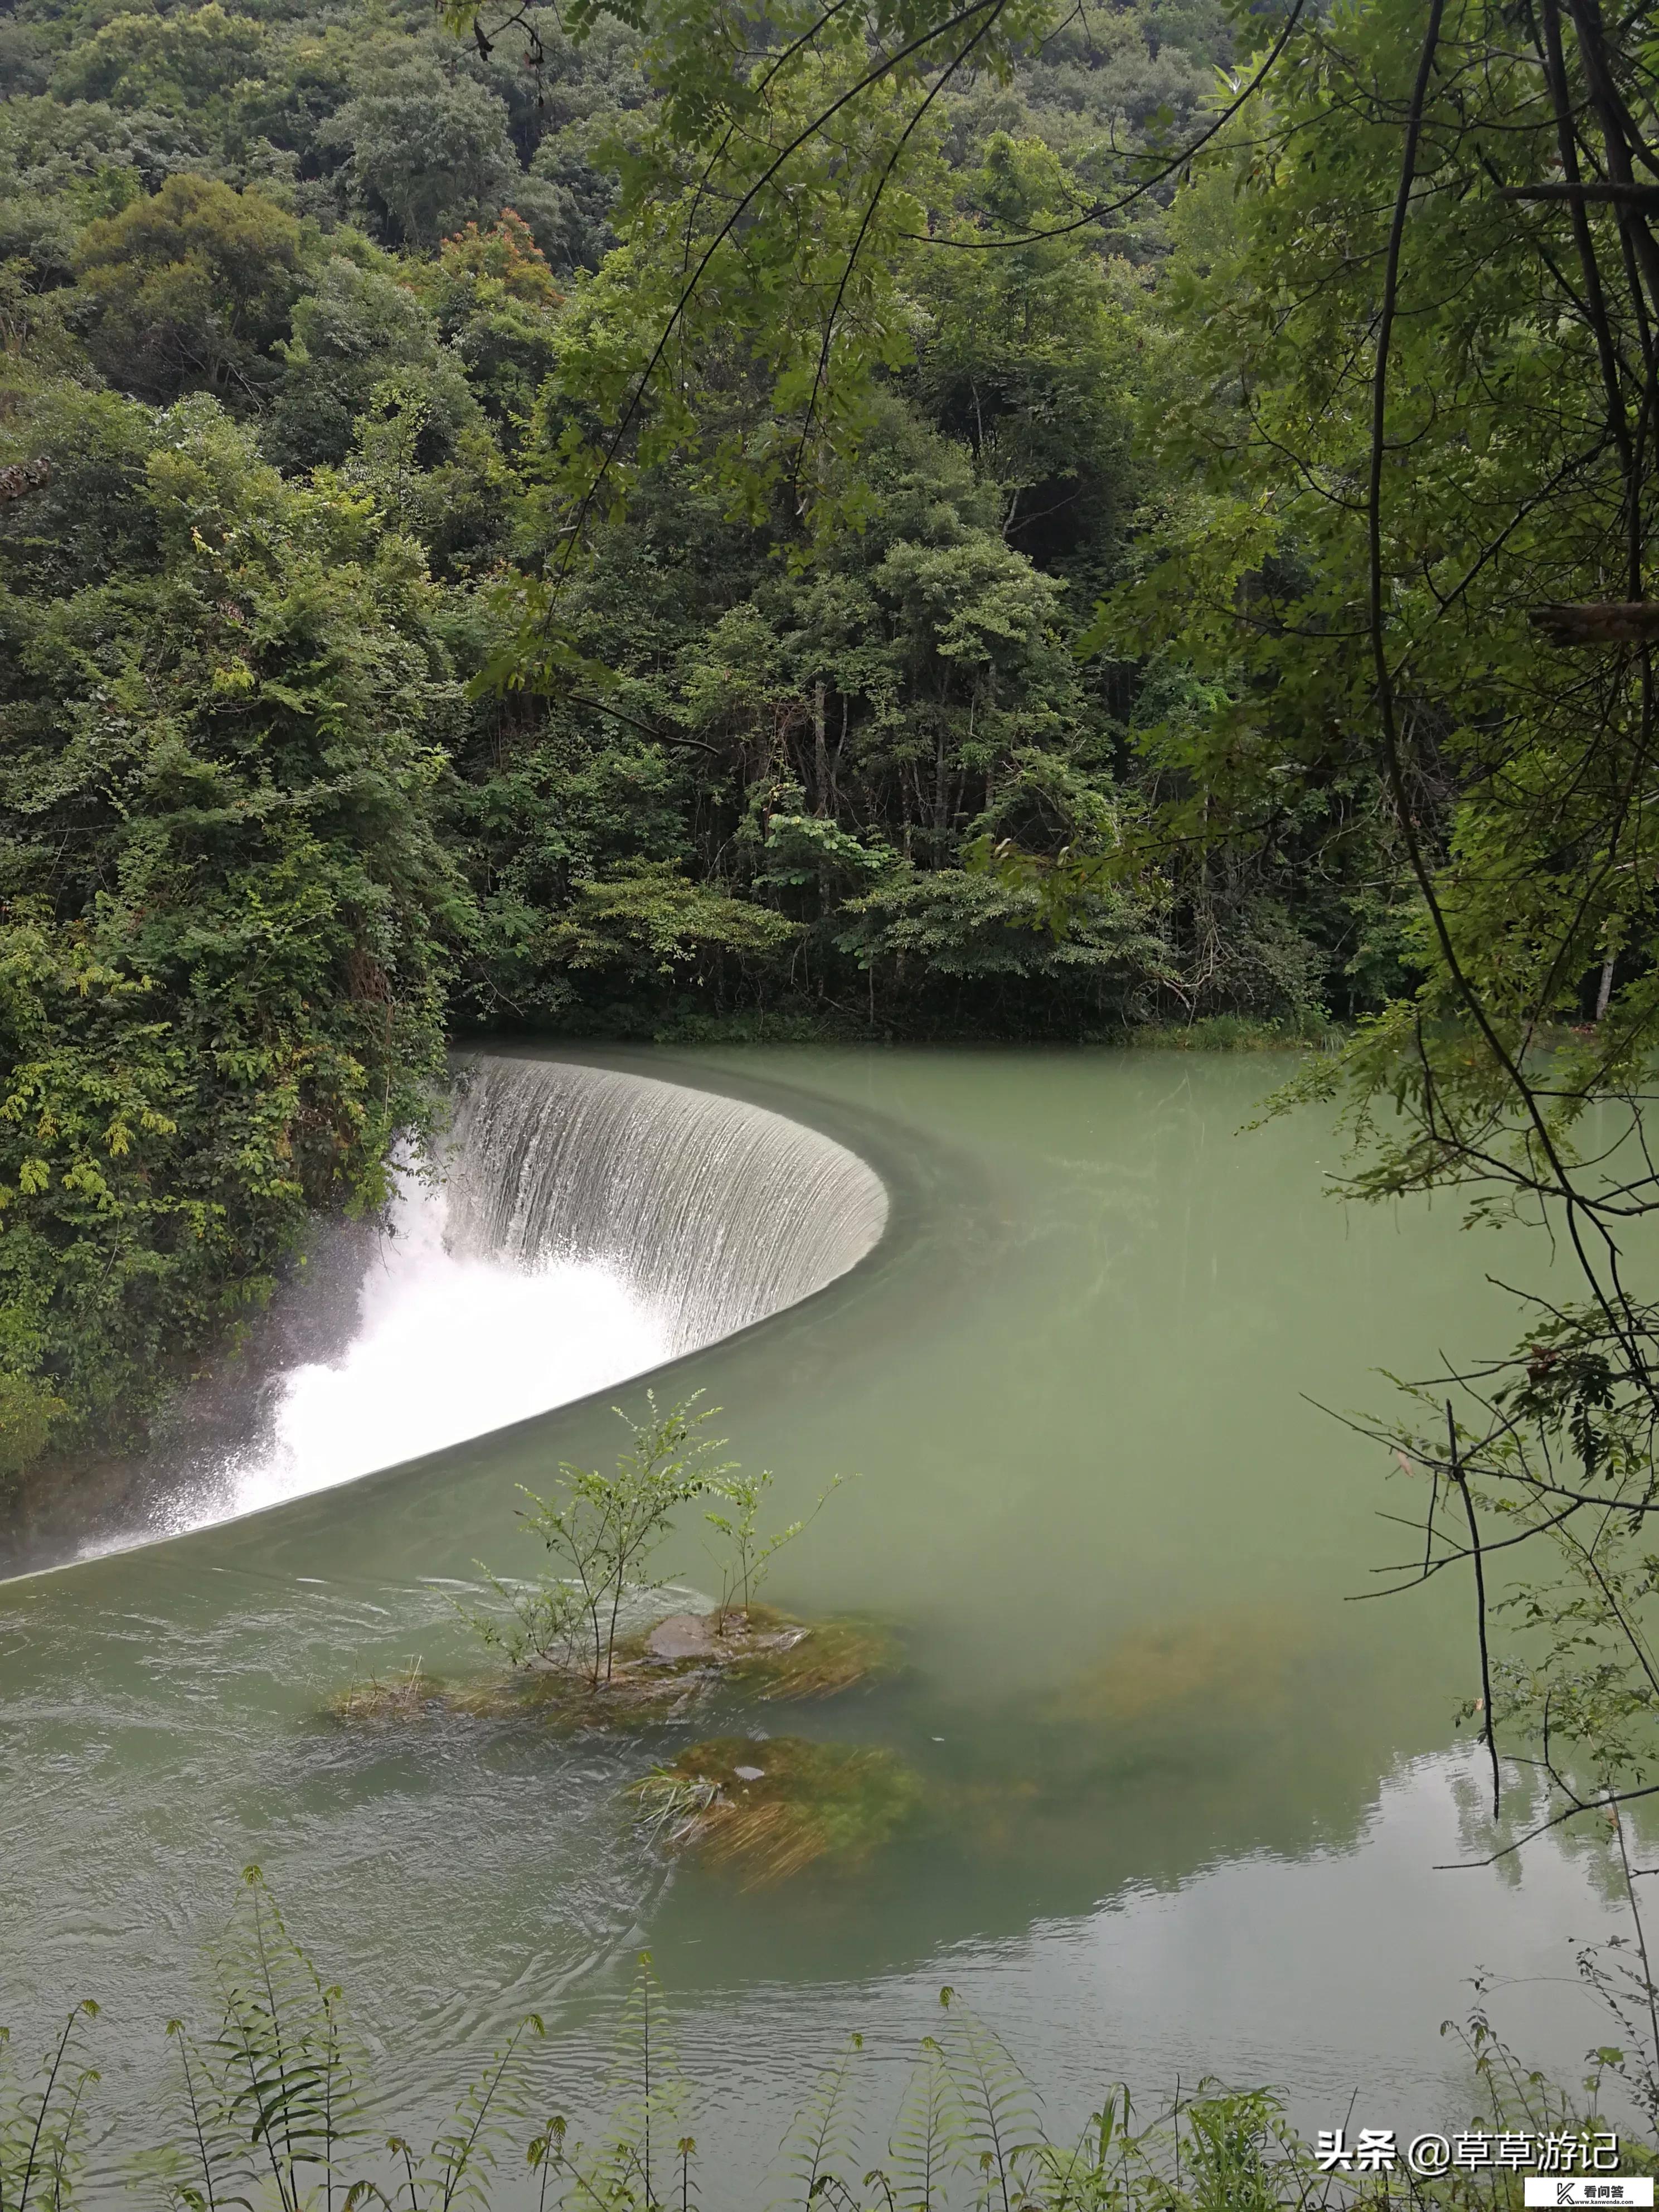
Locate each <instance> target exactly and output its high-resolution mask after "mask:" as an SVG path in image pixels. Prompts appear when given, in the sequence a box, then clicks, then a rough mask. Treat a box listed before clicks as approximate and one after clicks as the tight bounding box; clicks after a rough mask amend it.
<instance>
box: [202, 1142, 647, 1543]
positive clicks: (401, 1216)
mask: <svg viewBox="0 0 1659 2212" xmlns="http://www.w3.org/2000/svg"><path fill="white" fill-rule="evenodd" d="M447 1214H448V1204H447V1198H446V1195H445V1194H444V1193H443V1192H442V1191H441V1190H433V1189H431V1188H427V1187H423V1186H421V1185H414V1186H411V1187H410V1188H409V1189H407V1190H406V1191H405V1192H404V1195H403V1196H402V1197H401V1198H400V1199H399V1200H398V1203H397V1205H396V1206H395V1207H394V1209H393V1212H392V1233H390V1234H389V1235H388V1236H386V1237H385V1238H383V1239H382V1242H381V1248H380V1254H379V1255H378V1257H377V1258H376V1259H375V1260H374V1261H373V1262H372V1263H371V1265H370V1267H369V1268H368V1273H366V1275H365V1276H364V1278H363V1282H362V1288H361V1291H359V1294H358V1327H357V1330H356V1334H355V1335H354V1336H353V1338H352V1340H351V1341H350V1343H349V1345H348V1346H347V1347H346V1349H345V1351H344V1352H343V1355H342V1356H341V1357H340V1358H338V1359H337V1360H335V1361H332V1362H330V1363H327V1364H324V1363H322V1362H316V1363H313V1364H307V1365H305V1366H302V1367H296V1368H294V1369H292V1370H289V1373H288V1374H286V1375H284V1376H282V1377H280V1378H279V1380H278V1382H277V1383H276V1385H275V1403H274V1406H273V1408H272V1413H271V1419H270V1425H269V1427H268V1429H267V1431H266V1433H265V1434H264V1437H262V1439H261V1441H260V1442H259V1443H258V1444H257V1445H256V1446H254V1447H253V1448H252V1449H250V1450H249V1451H247V1452H246V1453H245V1454H243V1455H240V1456H238V1457H237V1458H234V1459H233V1460H231V1461H229V1462H228V1463H227V1464H226V1465H225V1466H224V1468H222V1470H221V1473H220V1475H219V1478H218V1480H217V1482H216V1486H215V1488H216V1493H217V1494H216V1495H214V1496H210V1497H209V1496H199V1495H198V1496H197V1497H195V1498H191V1499H190V1500H189V1501H188V1503H187V1504H185V1503H184V1502H183V1501H181V1502H180V1505H179V1511H178V1517H177V1521H176V1523H175V1525H176V1526H177V1527H179V1528H194V1527H199V1526H200V1525H201V1524H202V1523H203V1522H205V1521H217V1520H221V1519H223V1518H224V1517H226V1516H228V1515H231V1514H237V1513H252V1512H257V1511H258V1509H259V1508H260V1507H261V1506H264V1505H275V1504H278V1503H279V1502H280V1501H281V1500H282V1499H283V1498H297V1497H300V1496H301V1495H302V1494H303V1493H305V1492H307V1491H313V1490H326V1489H329V1488H331V1487H332V1486H333V1485H334V1484H336V1483H340V1482H349V1481H351V1480H354V1478H355V1477H356V1476H358V1475H362V1474H372V1473H373V1472H374V1470H375V1469H376V1468H384V1467H396V1466H398V1464H399V1463H400V1462H403V1461H404V1460H411V1459H418V1458H419V1457H421V1455H422V1454H423V1453H426V1452H433V1451H439V1450H441V1449H443V1447H444V1446H445V1445H447V1444H457V1443H465V1440H466V1438H467V1437H476V1436H479V1435H481V1434H483V1432H484V1431H486V1430H489V1429H500V1428H505V1427H506V1426H507V1425H508V1424H509V1423H511V1422H513V1421H520V1420H525V1419H528V1418H529V1417H530V1415H532V1413H545V1412H546V1411H547V1410H548V1409H549V1407H553V1406H561V1405H564V1404H566V1403H568V1401H570V1400H571V1399H573V1398H580V1397H584V1396H586V1394H587V1393H588V1392H589V1391H591V1390H603V1389H606V1388H607V1387H608V1386H609V1385H610V1384H611V1383H620V1382H622V1381H623V1380H624V1379H625V1378H626V1377H627V1376H630V1375H639V1374H642V1373H643V1372H644V1371H645V1370H647V1368H652V1367H655V1366H658V1365H659V1364H661V1363H662V1361H663V1360H665V1358H667V1357H668V1356H669V1332H668V1329H667V1328H666V1326H665V1323H664V1322H663V1321H662V1319H661V1318H660V1316H657V1315H653V1313H652V1312H651V1311H650V1310H649V1309H648V1308H647V1305H646V1304H645V1302H644V1301H643V1300H642V1299H641V1298H640V1297H638V1296H636V1295H635V1293H634V1292H633V1291H630V1290H629V1287H628V1285H627V1284H626V1283H625V1282H624V1281H623V1279H622V1277H621V1275H620V1274H619V1273H617V1271H616V1270H615V1269H613V1268H611V1267H607V1266H605V1264H603V1263H602V1262H600V1261H593V1260H570V1259H548V1260H546V1261H544V1262H542V1263H541V1264H539V1265H538V1264H533V1263H532V1264H526V1262H524V1261H513V1260H496V1259H483V1258H477V1257H471V1256H467V1255H461V1254H458V1253H456V1252H454V1251H453V1250H451V1249H449V1246H448V1243H447V1239H446V1227H447Z"/></svg>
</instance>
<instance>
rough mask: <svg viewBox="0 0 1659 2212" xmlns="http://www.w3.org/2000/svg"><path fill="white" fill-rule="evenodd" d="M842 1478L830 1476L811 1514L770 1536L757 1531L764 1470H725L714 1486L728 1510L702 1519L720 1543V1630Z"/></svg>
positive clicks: (744, 1606) (768, 1480)
mask: <svg viewBox="0 0 1659 2212" xmlns="http://www.w3.org/2000/svg"><path fill="white" fill-rule="evenodd" d="M844 1480H846V1478H845V1477H844V1476H843V1475H839V1474H838V1475H836V1476H835V1477H833V1478H832V1480H831V1481H830V1484H829V1489H828V1490H826V1491H825V1492H823V1495H822V1496H821V1497H820V1498H819V1499H818V1501H817V1504H816V1505H814V1506H813V1508H812V1510H811V1512H810V1513H807V1514H804V1515H803V1516H801V1518H800V1519H799V1521H792V1522H790V1523H789V1525H788V1527H787V1528H780V1529H778V1530H776V1531H775V1533H774V1534H772V1535H770V1536H763V1534H761V1529H760V1513H761V1507H762V1506H763V1504H764V1503H765V1501H766V1493H767V1492H768V1491H769V1490H770V1488H771V1487H772V1482H773V1476H772V1472H771V1469H770V1468H762V1469H761V1471H760V1473H759V1474H744V1471H743V1469H742V1468H738V1467H733V1468H727V1469H726V1473H725V1474H724V1477H723V1479H722V1480H721V1481H720V1483H719V1484H718V1485H717V1488H718V1491H719V1494H720V1498H721V1499H722V1501H723V1503H724V1504H725V1505H726V1507H727V1509H728V1510H726V1511H724V1512H720V1511H714V1512H708V1513H705V1514H704V1515H703V1518H704V1520H705V1521H707V1522H708V1525H709V1527H710V1528H714V1529H715V1530H717V1531H718V1533H719V1534H720V1535H721V1536H722V1537H723V1538H724V1539H725V1545H724V1548H723V1550H722V1553H721V1555H720V1604H719V1605H718V1606H717V1607H715V1616H716V1619H717V1620H718V1622H719V1625H720V1629H721V1631H722V1632H723V1631H724V1629H725V1626H726V1614H727V1613H729V1612H731V1611H732V1610H733V1609H734V1608H735V1609H736V1610H737V1611H738V1612H740V1613H747V1612H748V1611H749V1610H750V1606H751V1605H752V1603H753V1601H754V1599H755V1595H756V1593H757V1591H758V1590H759V1589H760V1586H761V1584H762V1583H763V1582H764V1581H765V1580H766V1577H767V1576H768V1575H769V1573H770V1572H771V1571H772V1562H773V1560H774V1559H776V1557H777V1555H778V1553H780V1552H781V1551H782V1549H783V1547H784V1546H785V1545H786V1544H793V1542H794V1541H795V1539H796V1537H797V1536H799V1534H800V1533H801V1531H802V1530H803V1529H804V1528H806V1527H807V1525H808V1523H809V1522H813V1521H816V1520H817V1517H818V1516H819V1514H820V1513H822V1512H823V1509H824V1507H825V1505H826V1504H828V1503H829V1498H830V1495H831V1493H832V1492H835V1491H837V1490H839V1489H840V1487H841V1486H842V1482H843V1481H844Z"/></svg>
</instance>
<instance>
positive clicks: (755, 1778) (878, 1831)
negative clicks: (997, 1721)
mask: <svg viewBox="0 0 1659 2212" xmlns="http://www.w3.org/2000/svg"><path fill="white" fill-rule="evenodd" d="M630 1795H631V1796H633V1798H634V1800H635V1804H636V1806H637V1807H638V1817H639V1820H640V1823H641V1826H643V1827H644V1828H645V1829H646V1830H647V1832H648V1833H649V1834H650V1836H651V1838H652V1839H653V1842H655V1843H657V1844H659V1845H660V1846H662V1847H663V1848H664V1849H666V1850H674V1851H684V1852H695V1853H696V1855H697V1857H700V1858H702V1859H704V1860H706V1861H708V1863H710V1864H712V1865H716V1866H730V1867H732V1868H734V1869H737V1870H738V1873H739V1874H740V1875H741V1877H742V1885H743V1887H744V1888H745V1889H761V1888H765V1887H769V1885H770V1884H772V1883H774V1882H777V1881H785V1880H787V1878H788V1877H789V1876H790V1875H798V1874H801V1873H803V1872H805V1869H807V1868H808V1867H811V1866H823V1867H825V1868H826V1869H829V1870H831V1871H833V1872H836V1873H840V1874H851V1873H855V1872H857V1871H858V1870H859V1869H860V1868H861V1867H863V1866H864V1865H866V1863H867V1862H868V1861H869V1859H870V1858H871V1857H872V1855H873V1854H874V1853H875V1852H876V1851H877V1850H879V1849H880V1848H881V1847H882V1846H883V1845H884V1844H888V1843H890V1842H891V1841H892V1840H893V1838H895V1837H896V1836H897V1835H899V1834H900V1833H901V1832H902V1831H903V1830H904V1829H905V1828H907V1827H908V1826H910V1825H911V1823H912V1822H913V1821H914V1820H915V1817H916V1815H917V1814H918V1813H919V1812H920V1810H921V1782H920V1780H919V1779H918V1778H917V1777H916V1776H915V1774H913V1773H912V1772H911V1771H910V1770H909V1768H908V1767H907V1766H904V1765H902V1764H901V1763H900V1761H899V1760H898V1759H896V1758H895V1757H894V1756H893V1754H892V1753H891V1752H889V1751H879V1750H872V1749H869V1748H866V1747H858V1746H854V1745H848V1744H837V1743H809V1742H807V1741H804V1740H803V1739H802V1738H800V1737H799V1736H760V1737H756V1736H714V1737H711V1738H710V1739H709V1740H708V1741H706V1742H703V1743H694V1744H690V1745H688V1746H687V1747H686V1748H685V1750H684V1751H683V1752H681V1753H680V1754H679V1756H678V1758H677V1759H674V1760H673V1761H672V1763H671V1765H665V1766H659V1767H657V1768H656V1769H654V1770H653V1772H651V1773H650V1774H647V1776H646V1778H645V1779H644V1780H643V1781H642V1782H636V1783H635V1784H634V1785H633V1788H632V1790H631V1792H630Z"/></svg>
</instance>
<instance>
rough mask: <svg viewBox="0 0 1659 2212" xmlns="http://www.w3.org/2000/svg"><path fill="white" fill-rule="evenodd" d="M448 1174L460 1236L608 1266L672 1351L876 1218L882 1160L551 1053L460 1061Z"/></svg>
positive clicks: (732, 1322) (729, 1105) (786, 1291)
mask: <svg viewBox="0 0 1659 2212" xmlns="http://www.w3.org/2000/svg"><path fill="white" fill-rule="evenodd" d="M446 1190H447V1205H448V1231H449V1237H450V1241H451V1243H452V1245H453V1249H456V1250H457V1251H458V1252H467V1253H475V1254H479V1255H489V1256H490V1257H492V1258H497V1259H506V1260H510V1261H516V1262H517V1263H518V1264H519V1265H520V1266H521V1267H540V1266H544V1265H545V1264H546V1263H547V1262H548V1261H549V1260H550V1259H557V1260H562V1261H575V1262H577V1263H582V1262H586V1263H589V1264H598V1265H600V1266H603V1267H607V1268H609V1269H611V1270H612V1271H613V1272H614V1273H617V1274H618V1275H619V1276H620V1277H621V1278H622V1279H623V1281H624V1282H625V1283H626V1284H627V1285H629V1289H630V1291H632V1292H633V1294H634V1295H635V1297H638V1298H639V1299H641V1301H642V1303H643V1304H645V1305H646V1307H647V1310H649V1311H650V1312H651V1313H652V1314H653V1317H654V1318H655V1319H656V1320H657V1322H658V1323H659V1326H660V1327H661V1328H662V1329H663V1330H664V1332H665V1338H666V1340H667V1343H668V1346H669V1348H670V1349H669V1356H671V1357H672V1356H674V1355H676V1354H678V1353H680V1352H691V1351H695V1350H696V1349H697V1347H698V1346H702V1345H705V1344H712V1343H714V1341H716V1340H717V1339H719V1338H720V1337H723V1336H730V1335H732V1334H734V1333H735V1332H736V1331H737V1330H738V1329H740V1328H749V1327H750V1325H751V1323H753V1322H757V1321H763V1320H764V1319H765V1318H766V1316H768V1315H769V1314H774V1313H779V1312H781V1310H783V1308H784V1307H786V1306H790V1305H794V1304H797V1303H798V1302H799V1300H800V1299H802V1298H804V1297H810V1296H811V1293H812V1292H813V1291H820V1290H822V1289H823V1287H824V1286H825V1285H826V1284H829V1283H832V1282H834V1281H835V1279H836V1277H837V1276H838V1275H844V1274H845V1273H847V1271H848V1268H849V1267H854V1266H856V1265H857V1263H858V1261H860V1260H861V1259H862V1258H863V1257H864V1255H865V1254H866V1252H868V1251H870V1250H871V1249H872V1248H873V1247H874V1246H875V1244H876V1243H878V1241H879V1239H880V1237H881V1235H882V1231H884V1228H885V1227H886V1225H887V1191H886V1187H885V1185H884V1183H883V1182H882V1180H881V1178H880V1176H878V1175H877V1174H876V1172H875V1170H874V1169H873V1168H872V1167H870V1166H868V1165H867V1164H866V1162H864V1161H863V1160H861V1159H860V1158H858V1157H857V1156H856V1154H854V1153H853V1152H848V1150H847V1148H846V1146H844V1145H838V1144H836V1142H835V1141H834V1139H831V1138H829V1137H826V1136H823V1135H822V1134H821V1133H819V1132H818V1131H817V1130H816V1129H811V1128H808V1127H805V1125H804V1124H802V1123H800V1122H799V1121H789V1120H787V1118H786V1117H785V1116H784V1115H781V1114H775V1113H773V1112H771V1111H770V1110H769V1109H767V1108H765V1107H760V1106H751V1105H749V1104H747V1103H744V1101H742V1100H740V1099H736V1098H727V1097H722V1096H720V1095H718V1094H715V1093H712V1092H708V1091H692V1090H688V1089H686V1088H685V1087H684V1086H683V1085H679V1084H674V1083H665V1082H663V1081H661V1080H660V1079H658V1078H655V1077H651V1076H641V1075H633V1074H619V1073H615V1072H613V1071H611V1070H609V1069H605V1068H596V1067H587V1066H576V1065H573V1064H571V1063H568V1062H560V1061H553V1060H507V1059H498V1058H495V1057H489V1058H483V1059H480V1060H477V1061H474V1062H473V1063H472V1064H471V1067H470V1068H469V1070H468V1079H467V1083H466V1088H465V1092H464V1095H463V1098H462V1103H461V1106H460V1109H459V1113H458V1115H457V1116H456V1122H455V1133H454V1140H453V1149H452V1152H451V1155H450V1161H449V1165H448V1170H447V1176H446Z"/></svg>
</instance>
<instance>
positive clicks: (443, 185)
mask: <svg viewBox="0 0 1659 2212" xmlns="http://www.w3.org/2000/svg"><path fill="white" fill-rule="evenodd" d="M318 143H319V145H323V146H333V147H337V148H338V149H341V150H342V151H343V153H344V154H345V155H346V162H345V172H346V175H347V177H348V179H349V183H350V189H351V192H352V196H353V199H354V202H355V204H356V206H357V207H358V208H360V209H361V210H362V211H363V212H364V213H366V214H367V215H368V216H369V217H370V218H371V220H372V221H373V222H375V223H376V224H377V225H378V226H379V228H380V230H381V232H382V233H383V234H384V235H385V236H386V240H387V242H388V243H389V244H393V245H400V244H401V245H409V246H435V245H436V244H437V242H438V240H440V239H441V237H443V236H444V234H446V233H447V232H449V231H452V230H457V229H459V228H460V226H461V225H462V224H463V223H465V222H478V221H481V220H488V219H489V217H490V216H493V215H495V213H496V211H497V210H499V209H500V208H501V206H502V205H503V204H505V203H506V201H507V199H509V198H510V197H511V196H512V187H513V183H514V180H515V179H517V177H518V176H519V173H520V171H519V164H518V162H517V161H516V160H515V159H514V158H513V149H512V148H511V145H510V144H509V143H508V140H507V115H506V111H505V110H504V109H503V107H502V106H501V102H500V101H499V100H496V99H495V98H494V97H493V96H492V95H491V94H489V93H488V92H486V91H485V90H484V88H483V86H482V85H478V84H476V83H474V82H473V81H472V79H471V77H468V76H459V75H456V74H453V73H446V71H444V70H441V69H440V68H439V67H438V66H437V64H435V63H434V62H431V61H427V60H415V59H411V60H410V61H407V62H404V63H402V64H398V66H396V67H394V68H393V69H392V70H388V71H387V72H386V75H385V76H383V77H381V78H380V80H379V81H378V82H375V83H374V84H373V85H371V86H369V87H368V88H365V89H363V90H362V91H360V92H359V93H358V94H357V96H356V99H354V100H349V101H348V103H347V104H346V106H344V107H343V108H341V109H340V111H339V112H338V113H337V114H336V115H335V116H334V117H333V118H331V120H330V121H329V122H328V123H327V124H326V125H325V126H324V127H323V128H322V130H320V131H319V133H318Z"/></svg>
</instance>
